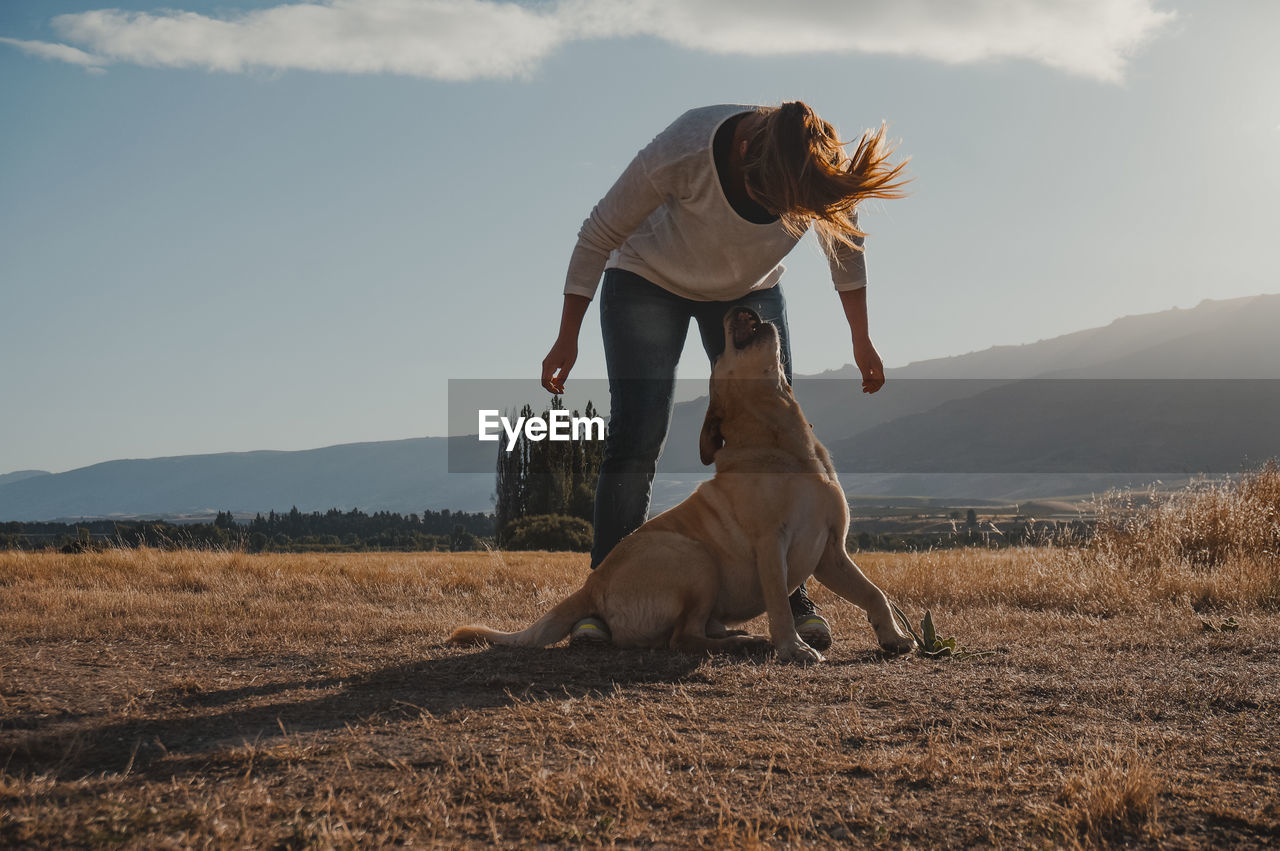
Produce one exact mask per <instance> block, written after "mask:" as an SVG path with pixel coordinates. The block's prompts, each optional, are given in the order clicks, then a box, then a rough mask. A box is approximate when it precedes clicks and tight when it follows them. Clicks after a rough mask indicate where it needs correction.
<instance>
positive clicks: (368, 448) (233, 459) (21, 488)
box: [0, 437, 494, 521]
mask: <svg viewBox="0 0 1280 851" xmlns="http://www.w3.org/2000/svg"><path fill="white" fill-rule="evenodd" d="M447 441H448V438H443V437H424V438H414V439H409V440H392V441H380V442H372V443H349V444H344V445H341V446H329V447H325V448H323V449H310V450H304V451H298V452H278V451H259V452H226V453H219V454H214V455H185V456H178V457H173V458H150V459H145V460H126V461H107V462H105V463H102V464H94V465H93V466H91V467H82V468H80V469H78V470H70V471H68V472H65V473H57V474H53V475H43V476H37V477H29V478H24V479H21V480H18V481H11V482H8V483H4V484H0V521H3V520H51V519H56V518H70V517H107V516H113V515H123V516H138V515H161V514H164V515H177V514H208V513H211V512H214V511H219V510H230V511H232V512H235V513H252V512H257V511H261V512H264V513H265V512H267V511H270V510H276V511H281V510H284V511H287V510H289V508H290V507H292V506H295V505H296V506H297V507H298V509H299V510H300V511H304V512H308V511H324V510H327V509H329V508H340V509H343V510H349V509H352V508H359V509H361V510H363V511H366V512H370V513H371V512H374V511H382V510H386V511H398V512H401V513H408V512H421V511H423V510H424V509H432V510H441V509H444V508H448V509H454V510H464V511H489V510H491V509H492V503H491V501H490V497H491V495H492V493H493V477H492V476H484V475H462V474H455V475H450V474H449V473H448V472H447V470H448V461H447V458H448V455H447ZM464 443H465V445H464V446H461V447H457V451H459V452H468V451H481V452H483V453H484V454H485V455H486V456H492V454H493V451H494V450H493V449H492V448H491V446H489V445H486V446H485V447H484V448H483V449H478V448H477V449H473V448H472V443H473V442H472V441H465V442H464Z"/></svg>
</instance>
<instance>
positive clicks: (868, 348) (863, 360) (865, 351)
mask: <svg viewBox="0 0 1280 851" xmlns="http://www.w3.org/2000/svg"><path fill="white" fill-rule="evenodd" d="M853 362H854V363H856V364H857V365H858V369H859V370H860V371H861V372H862V392H863V393H874V392H876V391H877V390H879V389H880V388H881V387H883V386H884V364H883V363H882V362H881V361H880V353H879V352H877V351H876V347H875V346H874V345H873V344H872V342H871V338H870V337H862V338H857V337H855V338H854V340H853Z"/></svg>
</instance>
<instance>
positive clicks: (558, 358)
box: [542, 293, 591, 396]
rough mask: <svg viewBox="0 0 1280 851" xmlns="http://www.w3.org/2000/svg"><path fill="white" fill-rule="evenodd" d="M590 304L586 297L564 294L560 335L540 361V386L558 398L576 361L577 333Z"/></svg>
mask: <svg viewBox="0 0 1280 851" xmlns="http://www.w3.org/2000/svg"><path fill="white" fill-rule="evenodd" d="M590 304H591V299H589V298H587V297H586V296H581V295H570V294H568V293H566V294H565V297H564V307H563V308H562V309H561V311H560V333H559V334H558V335H557V336H556V342H555V345H553V346H552V347H551V351H549V352H547V356H546V357H545V358H543V359H542V386H543V387H544V388H545V389H546V391H547V392H548V393H555V394H556V395H557V396H558V395H560V394H561V393H563V392H564V380H565V379H566V378H568V377H569V370H571V369H573V363H574V361H576V360H577V359H578V331H579V330H580V329H581V328H582V317H583V316H585V315H586V313H587V306H588V305H590Z"/></svg>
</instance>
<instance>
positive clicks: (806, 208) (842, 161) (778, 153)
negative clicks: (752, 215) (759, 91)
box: [742, 101, 906, 250]
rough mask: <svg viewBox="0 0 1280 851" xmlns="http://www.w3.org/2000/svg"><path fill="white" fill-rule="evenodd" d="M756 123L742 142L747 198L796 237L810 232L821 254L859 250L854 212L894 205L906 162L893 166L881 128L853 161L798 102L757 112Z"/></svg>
mask: <svg viewBox="0 0 1280 851" xmlns="http://www.w3.org/2000/svg"><path fill="white" fill-rule="evenodd" d="M761 115H762V116H763V119H764V120H763V121H761V122H760V126H759V129H758V130H757V131H756V132H755V133H754V134H752V136H751V137H750V138H749V139H748V140H747V150H746V153H745V155H744V157H743V163H742V167H743V173H744V176H745V178H746V182H747V186H749V187H750V189H751V193H752V195H753V196H754V197H755V198H756V199H757V200H758V201H759V202H760V203H761V204H762V205H764V206H765V207H766V208H767V209H769V210H770V211H772V212H774V213H776V214H777V215H778V216H780V217H781V219H782V221H783V224H785V225H786V227H787V228H788V229H789V230H791V231H792V232H793V233H795V234H796V235H799V234H801V233H803V232H804V231H805V229H806V228H807V227H808V226H809V225H810V224H812V225H813V227H814V230H816V231H817V233H818V238H819V239H820V240H821V241H822V243H823V247H824V248H828V249H830V248H833V247H834V246H836V245H845V246H848V247H850V248H853V249H855V250H861V249H862V237H864V236H866V234H865V233H864V232H863V231H862V230H860V229H859V228H858V224H857V218H856V214H857V208H858V204H859V203H861V202H862V201H863V199H866V198H901V197H903V195H904V194H905V193H904V192H903V191H902V187H903V185H904V184H905V183H906V179H905V178H903V176H902V169H903V167H904V166H905V165H906V161H905V160H903V161H902V162H900V163H898V164H897V165H893V164H892V163H890V162H889V157H890V156H892V155H893V149H892V148H891V147H889V145H888V143H887V142H886V140H885V125H884V124H881V125H880V129H879V130H876V131H871V130H868V131H867V132H865V133H863V134H862V138H861V139H860V140H859V141H858V145H857V148H856V149H855V150H854V152H853V156H847V155H846V154H845V151H844V148H845V145H848V144H850V143H848V142H841V141H840V139H839V138H838V137H837V136H836V132H835V129H834V128H833V127H832V126H831V125H830V124H828V123H827V122H825V121H823V120H822V119H821V118H819V117H818V114H817V113H816V112H814V111H813V109H812V108H811V107H810V106H809V105H808V104H806V103H805V102H804V101H791V102H789V103H784V104H782V106H779V107H765V108H763V109H761Z"/></svg>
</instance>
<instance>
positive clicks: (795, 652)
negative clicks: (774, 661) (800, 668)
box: [778, 638, 827, 665]
mask: <svg viewBox="0 0 1280 851" xmlns="http://www.w3.org/2000/svg"><path fill="white" fill-rule="evenodd" d="M778 661H779V662H790V663H791V664H793V665H816V664H818V663H819V662H825V661H827V660H826V659H824V658H823V656H822V654H821V653H819V652H818V651H817V650H814V649H813V648H812V647H810V646H809V645H808V644H805V643H804V641H802V640H801V639H800V638H796V639H795V640H794V641H785V642H783V643H782V644H780V645H778Z"/></svg>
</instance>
